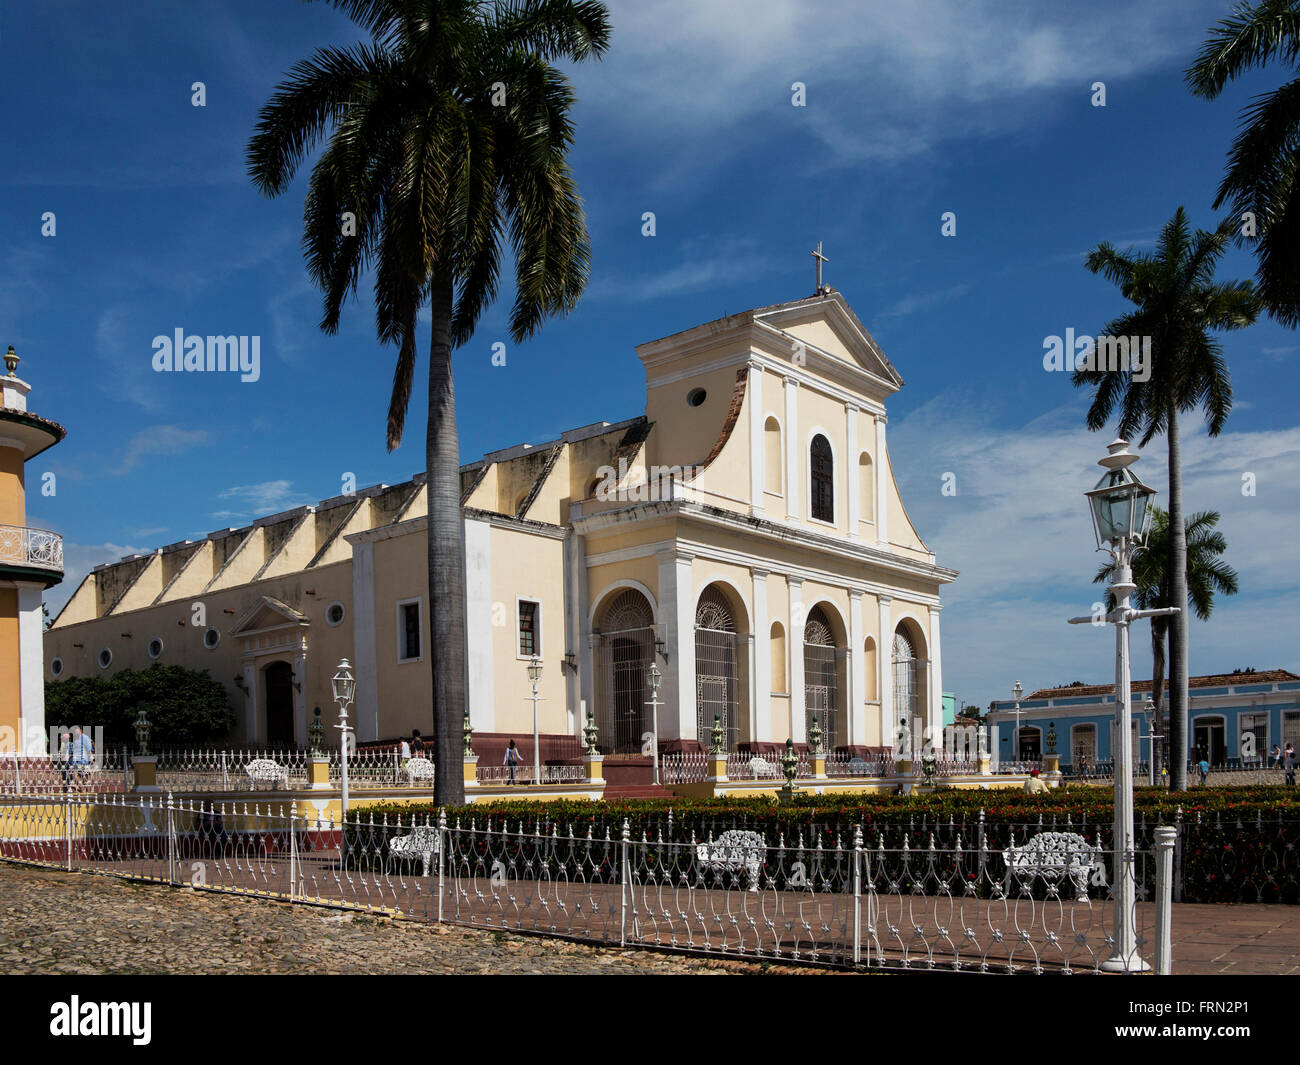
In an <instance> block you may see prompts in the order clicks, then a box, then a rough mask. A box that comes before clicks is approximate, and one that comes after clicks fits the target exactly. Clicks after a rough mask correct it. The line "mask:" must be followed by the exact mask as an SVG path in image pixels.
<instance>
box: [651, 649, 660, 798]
mask: <svg viewBox="0 0 1300 1065" xmlns="http://www.w3.org/2000/svg"><path fill="white" fill-rule="evenodd" d="M662 680H663V674H661V673H660V672H659V666H658V664H657V663H654V662H651V663H650V728H651V730H652V732H653V734H652V735H651V737H650V742H651V743H652V744H653V745H654V756H655V784H656V786H657V785H658V784H659V684H660V682H661V681H662Z"/></svg>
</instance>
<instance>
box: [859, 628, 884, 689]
mask: <svg viewBox="0 0 1300 1065" xmlns="http://www.w3.org/2000/svg"><path fill="white" fill-rule="evenodd" d="M862 677H863V680H864V681H865V686H864V687H865V690H864V692H863V698H864V699H865V700H866V701H867V702H869V703H870V702H874V701H875V700H876V699H878V698H880V697H879V696H878V695H877V694H876V679H877V678H876V641H875V640H873V639H872V638H871V637H870V636H868V637H867V639H866V642H865V643H864V644H863V645H862Z"/></svg>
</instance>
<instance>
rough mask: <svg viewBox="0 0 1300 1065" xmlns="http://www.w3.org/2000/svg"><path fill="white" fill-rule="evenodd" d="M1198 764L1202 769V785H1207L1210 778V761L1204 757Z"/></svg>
mask: <svg viewBox="0 0 1300 1065" xmlns="http://www.w3.org/2000/svg"><path fill="white" fill-rule="evenodd" d="M1196 765H1197V768H1198V769H1200V771H1201V787H1205V785H1206V784H1207V783H1208V782H1209V780H1210V763H1209V762H1207V761H1206V760H1205V759H1204V758H1202V759H1201V760H1200V761H1199V762H1197V763H1196Z"/></svg>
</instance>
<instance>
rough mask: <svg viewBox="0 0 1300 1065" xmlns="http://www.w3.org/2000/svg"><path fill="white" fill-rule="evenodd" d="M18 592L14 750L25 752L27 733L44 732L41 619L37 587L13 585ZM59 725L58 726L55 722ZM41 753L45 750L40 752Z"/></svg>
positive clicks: (44, 733)
mask: <svg viewBox="0 0 1300 1065" xmlns="http://www.w3.org/2000/svg"><path fill="white" fill-rule="evenodd" d="M15 587H16V588H17V591H18V735H17V736H16V737H14V749H15V750H22V749H24V744H25V743H26V739H27V734H28V732H29V731H30V732H34V731H35V730H39V731H40V733H41V736H42V738H44V737H45V735H46V730H45V653H44V640H45V628H44V623H43V619H44V615H43V614H42V613H41V592H42V588H41V586H40V585H39V584H28V583H25V582H22V581H16V582H15ZM55 725H56V726H57V725H58V722H57V721H56V722H55ZM41 750H42V752H44V747H42V748H41Z"/></svg>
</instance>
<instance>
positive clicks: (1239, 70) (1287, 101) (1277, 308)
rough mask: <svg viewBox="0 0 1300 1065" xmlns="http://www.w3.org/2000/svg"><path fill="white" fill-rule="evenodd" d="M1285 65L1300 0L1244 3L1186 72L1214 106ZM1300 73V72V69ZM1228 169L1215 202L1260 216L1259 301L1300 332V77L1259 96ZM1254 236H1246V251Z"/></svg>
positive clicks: (1299, 29) (1299, 37) (1297, 31)
mask: <svg viewBox="0 0 1300 1065" xmlns="http://www.w3.org/2000/svg"><path fill="white" fill-rule="evenodd" d="M1274 58H1278V59H1282V60H1284V61H1286V62H1289V63H1291V64H1293V65H1295V64H1296V61H1297V59H1298V58H1300V0H1261V2H1259V3H1256V4H1255V5H1253V6H1252V5H1250V4H1248V3H1239V4H1238V5H1237V6H1236V7H1234V8H1233V9H1232V14H1231V15H1230V16H1229V17H1228V18H1226V19H1223V20H1222V21H1220V22H1219V23H1217V24H1216V25H1215V26H1214V27H1213V28H1212V29H1211V30H1210V35H1209V38H1208V39H1207V40H1206V42H1205V44H1204V46H1202V48H1201V52H1200V54H1199V55H1198V56H1197V57H1196V62H1195V63H1193V64H1192V66H1191V67H1189V68H1188V70H1187V71H1186V78H1187V84H1188V85H1189V86H1190V88H1191V90H1192V92H1193V93H1195V94H1196V95H1197V96H1200V97H1203V98H1204V99H1206V100H1213V99H1215V98H1217V97H1218V96H1219V94H1220V93H1221V92H1223V89H1224V86H1225V85H1227V83H1228V82H1230V81H1234V80H1236V78H1238V77H1239V76H1240V75H1242V74H1244V73H1245V72H1246V71H1248V70H1250V69H1251V68H1253V67H1262V66H1264V65H1265V64H1266V63H1268V62H1269V60H1271V59H1274ZM1298 69H1300V68H1298ZM1241 118H1242V125H1241V128H1240V131H1239V132H1238V133H1237V138H1236V140H1234V141H1233V142H1232V150H1231V151H1230V152H1229V153H1228V169H1227V173H1226V174H1225V175H1224V178H1223V182H1222V184H1220V185H1219V194H1218V197H1217V198H1216V199H1215V201H1214V207H1215V209H1216V210H1217V209H1218V208H1219V207H1220V206H1221V205H1222V204H1224V203H1225V202H1228V203H1231V205H1232V210H1233V211H1234V212H1235V213H1236V214H1237V216H1238V218H1239V219H1240V216H1242V215H1244V214H1245V213H1247V212H1250V213H1251V214H1253V215H1254V217H1255V221H1256V228H1257V234H1258V242H1257V243H1256V245H1255V250H1256V253H1257V255H1258V257H1259V268H1258V272H1257V273H1256V277H1257V278H1258V280H1259V294H1260V297H1261V299H1262V300H1263V302H1264V304H1265V306H1266V307H1267V308H1268V310H1269V313H1270V314H1271V315H1272V316H1273V317H1274V318H1275V319H1276V320H1277V321H1279V322H1281V323H1282V324H1283V325H1288V326H1291V327H1292V328H1295V327H1296V326H1297V325H1300V178H1298V175H1297V170H1298V169H1300V78H1296V79H1294V80H1293V81H1290V82H1288V83H1287V84H1285V85H1283V86H1282V87H1281V88H1280V89H1277V90H1276V91H1274V92H1271V93H1264V94H1262V95H1260V96H1257V97H1256V98H1255V99H1254V100H1253V101H1252V102H1251V105H1250V106H1249V107H1248V108H1246V109H1245V110H1244V111H1242V114H1241ZM1249 239H1251V238H1250V235H1249V234H1242V235H1239V237H1238V241H1239V242H1240V243H1243V244H1245V243H1246V242H1247V240H1249Z"/></svg>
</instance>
